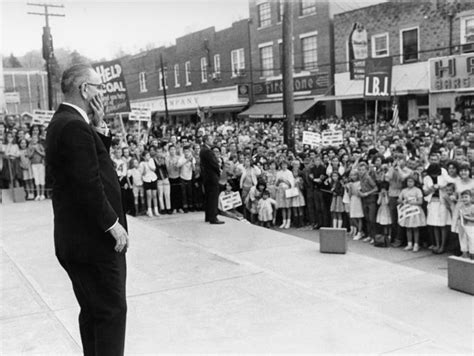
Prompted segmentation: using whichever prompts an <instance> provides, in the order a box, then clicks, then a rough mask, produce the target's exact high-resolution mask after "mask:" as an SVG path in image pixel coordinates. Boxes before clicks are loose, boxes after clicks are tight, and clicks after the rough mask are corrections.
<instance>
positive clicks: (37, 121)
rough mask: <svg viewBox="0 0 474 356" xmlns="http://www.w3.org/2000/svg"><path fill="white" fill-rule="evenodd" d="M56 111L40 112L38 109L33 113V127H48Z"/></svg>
mask: <svg viewBox="0 0 474 356" xmlns="http://www.w3.org/2000/svg"><path fill="white" fill-rule="evenodd" d="M54 113H55V112H54V111H52V110H39V109H36V110H34V111H33V120H32V124H33V125H48V124H49V122H50V121H51V118H52V117H53V115H54Z"/></svg>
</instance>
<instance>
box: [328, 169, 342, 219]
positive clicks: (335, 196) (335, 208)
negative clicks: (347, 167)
mask: <svg viewBox="0 0 474 356" xmlns="http://www.w3.org/2000/svg"><path fill="white" fill-rule="evenodd" d="M340 178H341V176H340V175H339V173H337V172H333V173H332V174H331V193H332V200H331V208H330V211H331V216H332V227H334V228H341V227H342V213H343V212H344V204H343V203H342V196H343V195H344V187H343V186H342V182H341V181H340Z"/></svg>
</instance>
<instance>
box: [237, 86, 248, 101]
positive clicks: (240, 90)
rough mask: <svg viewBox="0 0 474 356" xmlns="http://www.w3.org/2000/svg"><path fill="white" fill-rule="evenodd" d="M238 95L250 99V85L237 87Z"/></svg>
mask: <svg viewBox="0 0 474 356" xmlns="http://www.w3.org/2000/svg"><path fill="white" fill-rule="evenodd" d="M237 95H238V97H239V98H248V97H249V85H248V84H239V85H238V86H237Z"/></svg>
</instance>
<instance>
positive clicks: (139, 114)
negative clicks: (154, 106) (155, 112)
mask: <svg viewBox="0 0 474 356" xmlns="http://www.w3.org/2000/svg"><path fill="white" fill-rule="evenodd" d="M128 119H129V120H132V121H145V122H148V121H150V120H151V109H148V108H132V111H131V112H130V114H129V115H128Z"/></svg>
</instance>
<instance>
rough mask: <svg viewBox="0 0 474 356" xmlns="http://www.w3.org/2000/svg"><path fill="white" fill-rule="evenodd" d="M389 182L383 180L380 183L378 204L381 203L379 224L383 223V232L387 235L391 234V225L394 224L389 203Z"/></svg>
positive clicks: (378, 216)
mask: <svg viewBox="0 0 474 356" xmlns="http://www.w3.org/2000/svg"><path fill="white" fill-rule="evenodd" d="M388 187H389V183H388V182H381V183H380V192H379V198H378V201H377V204H378V205H379V209H378V211H377V220H376V221H377V224H379V225H381V226H382V228H383V234H384V235H385V236H390V235H391V230H392V229H391V225H392V218H391V216H390V207H389V205H388V201H389V199H388Z"/></svg>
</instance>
